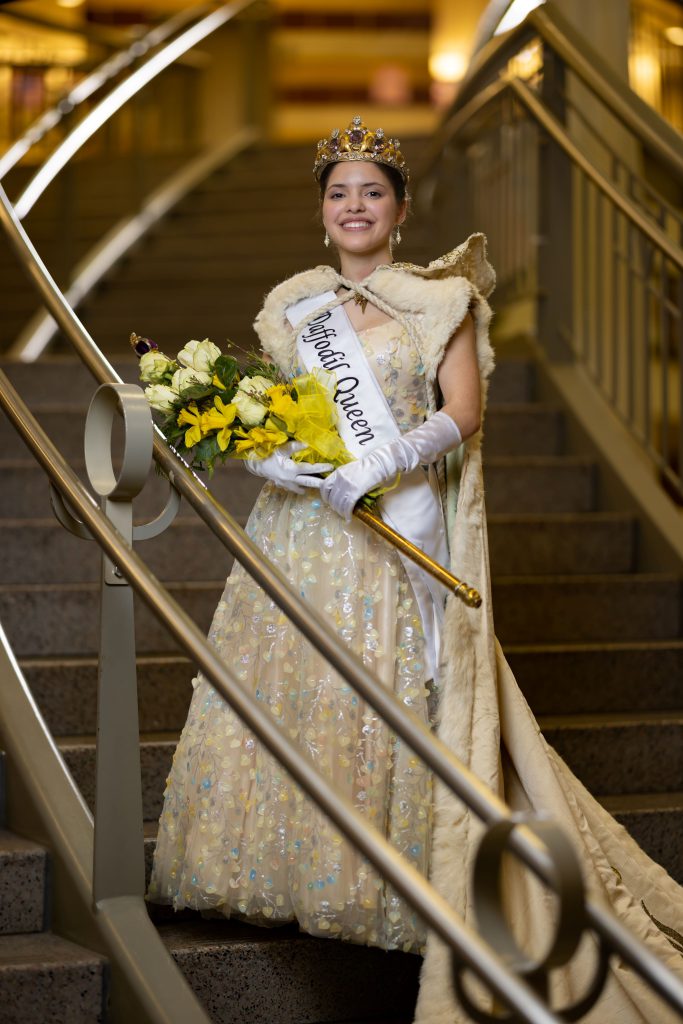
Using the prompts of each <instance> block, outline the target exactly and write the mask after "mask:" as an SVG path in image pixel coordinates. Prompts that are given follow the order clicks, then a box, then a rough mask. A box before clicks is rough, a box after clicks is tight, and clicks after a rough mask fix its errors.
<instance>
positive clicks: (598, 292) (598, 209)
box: [595, 190, 607, 391]
mask: <svg viewBox="0 0 683 1024" xmlns="http://www.w3.org/2000/svg"><path fill="white" fill-rule="evenodd" d="M603 204H604V198H603V195H602V193H601V192H599V191H597V190H596V193H595V261H596V274H595V282H596V283H595V376H596V379H597V381H598V385H599V386H600V388H601V390H602V391H605V381H604V363H605V360H604V352H603V349H604V345H605V323H604V315H603V314H604V308H605V284H606V277H607V273H606V261H605V239H604V235H603V228H604V224H603V219H604V218H603V215H602V214H603V208H604V207H603Z"/></svg>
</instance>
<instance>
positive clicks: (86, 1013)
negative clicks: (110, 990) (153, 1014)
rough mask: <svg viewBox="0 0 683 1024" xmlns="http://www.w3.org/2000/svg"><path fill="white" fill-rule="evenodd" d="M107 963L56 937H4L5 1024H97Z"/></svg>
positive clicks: (0, 978) (0, 967)
mask: <svg viewBox="0 0 683 1024" xmlns="http://www.w3.org/2000/svg"><path fill="white" fill-rule="evenodd" d="M105 975H106V962H105V960H104V959H103V958H102V957H100V956H97V955H96V954H95V953H92V952H90V950H86V949H83V948H82V947H80V946H77V945H75V944H74V943H73V942H67V940H66V939H61V938H59V937H58V936H56V935H51V934H50V933H47V932H43V933H40V934H37V935H3V936H0V1018H1V1019H2V1024H28V1022H31V1024H32V1022H35V1024H38V1022H40V1024H76V1022H78V1024H99V1022H101V1021H104V1020H105V1008H104V1000H105Z"/></svg>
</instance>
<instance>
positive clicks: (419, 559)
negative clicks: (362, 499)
mask: <svg viewBox="0 0 683 1024" xmlns="http://www.w3.org/2000/svg"><path fill="white" fill-rule="evenodd" d="M353 514H354V516H355V517H356V519H360V521H361V523H365V525H366V526H368V527H369V528H370V529H371V530H374V531H375V533H377V534H379V536H380V537H383V538H384V540H386V541H388V542H389V544H392V545H393V547H395V548H396V549H397V550H398V551H400V552H401V554H402V555H405V556H406V557H407V558H410V560H411V561H413V562H414V563H415V564H416V565H417V566H418V567H419V568H420V569H424V571H425V572H428V573H429V575H430V576H433V577H434V579H435V580H438V582H439V583H441V584H442V585H443V586H444V587H446V589H447V590H449V591H450V592H451V593H452V594H455V596H456V597H459V598H460V600H461V601H463V602H464V603H465V604H466V605H467V607H468V608H479V607H481V594H480V593H479V591H478V590H475V588H474V587H470V586H469V584H467V583H465V582H464V581H463V580H459V579H458V577H457V576H454V575H453V573H452V572H449V571H448V569H446V568H444V566H443V565H440V564H439V562H435V561H434V559H433V558H430V557H429V555H426V554H425V553H424V551H421V550H420V548H418V547H417V546H416V545H415V544H413V543H412V541H409V540H408V539H407V538H406V537H404V536H403V535H402V534H400V533H397V531H396V530H394V529H392V528H391V526H388V525H387V523H385V522H384V520H383V519H381V518H380V517H379V516H378V515H375V513H374V512H371V511H370V509H367V508H364V507H363V506H362V505H359V506H357V507H356V508H355V509H354V510H353Z"/></svg>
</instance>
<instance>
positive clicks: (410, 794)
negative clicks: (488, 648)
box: [149, 321, 432, 952]
mask: <svg viewBox="0 0 683 1024" xmlns="http://www.w3.org/2000/svg"><path fill="white" fill-rule="evenodd" d="M359 337H360V339H361V342H362V345H363V348H364V351H365V354H366V356H367V358H368V361H369V364H370V366H371V368H372V370H373V372H374V373H375V375H376V377H377V379H378V381H379V383H380V385H381V386H382V389H383V391H384V393H385V395H386V397H387V400H388V402H389V405H390V407H391V410H392V412H393V414H394V417H395V419H396V422H397V423H398V426H399V428H400V429H401V431H402V432H405V431H407V430H410V429H412V428H413V427H416V426H418V425H419V424H420V423H421V422H422V421H423V420H424V418H425V416H426V386H425V377H424V370H423V367H422V366H421V363H420V358H419V355H418V353H417V351H416V350H415V348H414V346H413V345H412V342H411V341H410V340H409V338H408V335H407V333H406V332H405V330H404V329H403V328H402V327H401V326H400V325H399V324H398V323H397V322H396V321H389V322H387V323H384V324H381V325H379V326H376V327H374V328H368V329H367V330H365V331H363V332H361V333H360V334H359ZM247 533H248V534H249V536H250V537H251V538H252V540H253V541H255V543H256V544H257V545H258V546H259V547H260V549H261V550H262V551H263V553H264V554H265V555H266V556H267V557H268V558H269V559H270V560H271V561H272V562H273V563H275V565H277V566H278V567H279V568H280V569H281V571H282V572H283V573H284V574H285V575H286V576H287V578H288V579H289V580H290V582H291V583H292V584H293V585H294V587H295V588H296V590H297V591H298V592H299V593H300V594H301V596H302V597H304V598H305V599H306V601H308V602H310V604H311V605H312V606H313V607H315V608H317V609H321V610H322V609H324V611H325V613H326V615H327V617H328V619H329V621H330V624H331V626H332V628H333V629H335V630H336V631H337V633H338V634H339V636H340V637H342V638H343V640H344V641H345V642H346V643H348V644H349V645H350V646H351V648H352V649H353V650H354V651H355V653H356V654H358V655H359V656H360V657H361V658H362V659H363V661H364V663H365V664H366V665H367V666H368V667H369V668H370V669H371V670H372V671H373V672H374V673H375V674H376V675H377V677H378V678H379V679H380V680H381V682H382V683H383V684H384V685H385V686H388V687H390V688H391V689H393V691H394V692H395V693H396V695H397V696H398V697H399V698H400V699H401V700H402V701H403V702H404V704H405V705H406V706H407V707H409V708H410V709H411V711H413V712H414V713H415V714H416V715H418V717H419V718H420V719H421V720H423V721H429V707H428V698H429V695H430V687H429V681H428V680H427V672H426V665H425V657H424V654H425V652H424V638H423V634H422V625H421V622H420V618H419V613H418V609H417V605H416V602H415V599H414V596H413V591H412V588H411V586H410V583H409V582H408V579H407V576H406V573H405V570H404V568H403V565H402V563H401V561H400V559H399V557H398V555H397V554H396V552H395V551H394V550H393V549H391V548H390V547H389V546H388V545H387V544H386V543H385V542H383V541H382V540H380V539H379V538H378V537H376V535H375V534H373V533H372V532H370V531H369V530H368V529H367V528H366V527H364V526H363V525H362V523H359V522H358V521H356V520H352V521H351V522H350V523H345V522H344V521H343V520H342V519H340V518H339V516H337V514H336V513H335V512H333V511H332V510H331V509H330V508H329V507H328V506H327V505H325V504H324V502H322V501H321V500H320V498H319V496H318V495H317V492H316V491H315V490H313V491H311V492H310V493H307V494H305V495H302V496H299V495H295V494H291V493H289V492H287V491H284V490H282V489H281V488H277V487H275V486H274V485H273V484H270V483H268V484H266V486H265V487H264V488H263V490H262V491H261V494H260V495H259V498H258V500H257V502H256V504H255V506H254V508H253V510H252V512H251V515H250V516H249V521H248V524H247ZM209 637H210V640H211V642H212V643H213V644H214V645H215V646H216V648H217V649H218V651H219V653H220V654H221V656H222V658H223V659H224V660H225V662H226V664H228V665H229V666H230V668H231V669H232V670H233V671H234V672H235V673H236V674H237V676H238V678H239V679H240V681H241V682H242V684H243V685H244V686H246V687H247V688H248V689H249V690H250V691H251V692H252V693H253V694H255V696H256V698H257V699H258V700H259V701H261V702H262V703H263V704H264V705H265V706H266V707H267V708H268V709H269V711H270V713H271V714H272V715H273V717H274V718H275V720H276V721H277V723H278V725H279V726H280V727H281V728H282V729H283V730H285V732H286V733H287V735H288V736H289V737H290V738H291V739H292V740H294V741H295V742H296V743H297V744H299V746H300V747H301V748H302V749H303V750H304V751H305V752H306V753H307V754H308V756H309V757H310V758H311V760H312V761H313V762H314V763H315V764H316V765H317V767H318V769H319V770H321V771H322V772H324V773H325V775H326V776H327V777H328V778H329V779H331V780H332V782H333V784H334V786H335V787H336V788H337V790H338V792H340V793H343V794H344V795H345V796H346V797H347V798H349V799H350V800H351V801H352V803H353V805H354V806H355V807H356V809H357V810H359V811H360V812H361V813H362V814H363V815H364V816H365V817H366V819H367V821H368V822H369V823H370V824H372V825H374V826H375V827H376V828H378V829H379V830H380V831H381V832H382V833H383V834H384V835H386V836H387V837H388V838H389V839H390V841H391V842H392V844H393V845H394V846H395V847H396V848H397V849H398V850H399V852H400V853H401V854H403V855H404V856H405V857H406V858H407V859H408V860H409V861H410V862H411V863H412V864H413V865H414V866H415V867H416V868H417V869H418V870H419V871H420V872H421V873H422V874H424V875H427V873H428V866H429V854H430V850H429V843H430V835H431V829H432V821H431V817H432V778H431V775H430V773H429V772H428V771H427V770H426V769H425V767H424V765H423V764H422V762H421V761H420V760H419V759H418V758H417V757H416V756H415V755H414V754H413V752H412V751H411V750H410V749H409V748H408V747H407V746H406V745H405V744H403V743H401V742H400V741H399V740H397V738H396V737H395V736H394V735H393V734H392V733H391V731H390V730H389V729H388V728H387V727H386V726H385V725H384V724H383V722H382V721H381V719H380V718H379V717H378V716H377V715H376V714H375V712H374V711H373V709H372V708H371V707H370V706H369V705H368V704H366V703H365V702H364V701H363V700H362V698H361V697H359V696H357V695H356V694H355V692H354V691H353V690H352V688H351V687H350V686H348V685H347V684H346V683H345V682H344V680H343V679H341V678H340V677H339V676H338V675H337V673H336V672H334V671H333V670H332V669H331V668H330V666H329V665H328V664H327V662H326V661H325V660H324V659H323V658H321V657H320V656H319V655H318V654H317V653H316V652H315V651H314V650H313V648H312V647H311V646H310V644H309V643H308V642H307V641H305V640H303V639H302V638H301V637H300V636H299V635H298V634H297V632H296V630H295V629H294V628H293V627H292V626H291V625H290V623H289V621H288V619H287V618H286V617H285V616H284V615H283V614H282V613H281V612H280V610H279V609H278V608H277V606H276V605H275V604H274V603H273V602H272V601H271V600H270V599H269V598H268V597H267V596H266V595H265V594H264V592H263V591H262V590H261V589H260V588H259V587H258V586H256V584H255V583H253V581H252V580H251V578H250V577H249V576H248V575H247V573H246V572H245V571H244V570H243V569H242V567H241V566H240V565H238V564H236V565H235V567H234V568H233V570H232V572H231V574H230V576H229V578H228V580H227V583H226V587H225V591H224V593H223V596H222V598H221V601H220V602H219V604H218V607H217V609H216V613H215V615H214V620H213V623H212V626H211V630H210V633H209ZM194 686H195V690H194V695H193V698H192V703H191V706H190V711H189V715H188V719H187V722H186V725H185V728H184V729H183V732H182V735H181V737H180V741H179V743H178V747H177V749H176V753H175V757H174V760H173V767H172V769H171V773H170V775H169V778H168V783H167V789H166V793H165V799H164V808H163V812H162V815H161V820H160V827H159V837H158V840H157V848H156V854H155V860H154V868H153V872H152V879H151V883H150V888H149V899H150V900H152V901H154V902H162V903H171V904H173V906H174V907H175V908H176V909H180V908H182V907H192V908H194V909H197V910H208V909H213V910H218V911H220V912H221V913H224V914H225V915H226V916H236V917H240V918H242V919H245V920H248V921H250V922H252V923H255V924H276V923H283V922H286V921H291V920H293V919H295V918H296V919H297V920H298V921H299V924H300V926H301V928H302V929H303V930H304V931H306V932H309V933H311V934H313V935H320V936H337V937H339V938H342V939H346V940H349V941H351V942H358V943H363V944H368V945H375V946H380V947H381V948H384V949H402V950H404V951H406V952H408V951H413V952H421V951H422V949H423V947H424V942H425V938H426V934H425V929H424V926H423V924H422V922H421V921H420V920H419V919H418V918H417V916H416V915H415V913H414V912H413V910H412V909H411V908H410V907H409V906H408V905H407V904H406V903H405V901H404V900H403V899H402V898H401V897H400V896H398V895H397V893H396V892H394V891H393V890H392V888H391V886H389V885H387V884H386V883H385V882H384V881H383V880H382V879H381V878H380V877H378V875H377V873H376V871H375V869H374V868H373V867H372V866H371V865H370V864H369V863H368V862H367V861H366V860H365V858H364V857H363V856H362V855H361V854H359V853H357V852H356V851H355V850H354V849H353V847H352V846H351V845H350V843H349V842H348V841H347V840H346V839H345V838H344V837H343V836H342V835H341V834H339V833H338V831H337V829H336V828H335V827H334V826H333V825H332V824H331V823H330V822H329V821H328V820H327V819H326V818H325V816H324V815H323V814H322V813H320V812H319V811H318V810H317V808H316V807H315V806H314V805H313V804H312V803H311V802H310V801H309V800H308V799H307V798H305V797H304V795H303V794H302V792H301V791H300V790H299V788H298V787H297V786H296V785H294V783H293V782H292V780H291V779H290V777H289V776H288V775H287V773H286V772H285V771H284V770H283V769H282V768H281V767H280V766H279V764H278V763H277V762H276V761H275V760H274V759H273V758H272V757H271V756H270V755H269V754H268V753H267V752H266V751H265V750H264V748H262V747H261V745H260V744H259V743H258V742H257V741H256V740H255V738H254V737H253V735H252V734H251V733H250V732H249V731H248V730H247V729H246V728H245V727H244V726H243V725H242V723H241V721H240V719H239V718H238V717H237V715H235V714H234V713H233V712H232V711H231V710H230V708H229V707H228V706H227V705H226V704H225V703H224V701H223V700H222V698H221V697H220V696H219V695H218V693H217V692H216V691H215V690H214V689H213V687H212V686H211V685H210V683H208V682H207V681H206V680H205V679H203V678H202V677H201V676H199V678H198V679H196V680H194Z"/></svg>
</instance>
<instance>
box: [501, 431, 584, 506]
mask: <svg viewBox="0 0 683 1024" xmlns="http://www.w3.org/2000/svg"><path fill="white" fill-rule="evenodd" d="M484 488H485V495H486V507H487V510H488V512H489V513H499V514H503V513H504V514H510V513H531V514H538V513H551V514H552V513H570V512H591V511H592V510H593V509H594V508H595V496H596V466H595V462H594V460H593V459H590V458H585V457H583V456H567V455H565V456H537V457H531V458H530V457H519V456H499V455H492V454H490V452H489V449H488V447H487V446H486V445H485V448H484Z"/></svg>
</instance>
